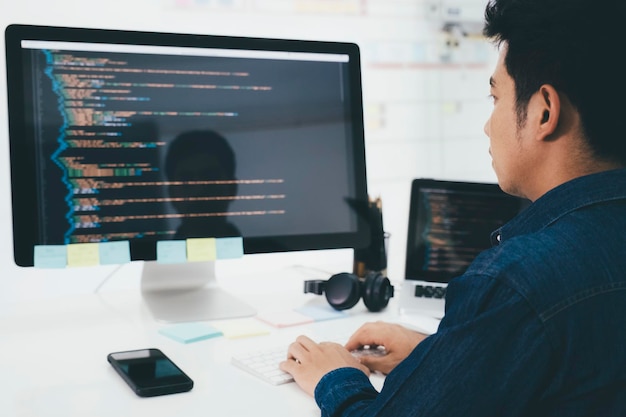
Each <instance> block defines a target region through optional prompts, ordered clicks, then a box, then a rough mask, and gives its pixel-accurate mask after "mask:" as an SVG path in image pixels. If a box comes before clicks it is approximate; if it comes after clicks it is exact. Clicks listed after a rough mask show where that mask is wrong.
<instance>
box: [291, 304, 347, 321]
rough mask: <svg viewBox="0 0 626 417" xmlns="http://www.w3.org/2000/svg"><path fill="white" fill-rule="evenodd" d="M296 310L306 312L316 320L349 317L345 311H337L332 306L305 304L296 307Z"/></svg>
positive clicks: (306, 314) (301, 312) (305, 313)
mask: <svg viewBox="0 0 626 417" xmlns="http://www.w3.org/2000/svg"><path fill="white" fill-rule="evenodd" d="M296 311H297V312H299V313H300V314H304V315H305V316H307V317H310V318H311V319H313V320H315V321H323V320H332V319H339V318H342V317H347V315H346V314H345V313H344V312H343V311H337V310H335V309H334V308H332V307H331V306H303V307H298V308H296Z"/></svg>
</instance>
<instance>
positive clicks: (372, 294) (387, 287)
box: [363, 272, 393, 312]
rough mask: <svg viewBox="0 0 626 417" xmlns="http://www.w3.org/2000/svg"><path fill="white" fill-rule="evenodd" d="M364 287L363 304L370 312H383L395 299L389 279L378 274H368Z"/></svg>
mask: <svg viewBox="0 0 626 417" xmlns="http://www.w3.org/2000/svg"><path fill="white" fill-rule="evenodd" d="M363 287H364V288H363V303H364V304H365V307H367V309H368V310H369V311H373V312H377V311H380V310H382V309H383V308H385V307H387V304H389V299H390V298H391V297H393V286H392V285H391V282H390V281H389V278H387V277H385V276H383V275H382V274H380V273H378V272H368V273H367V275H365V282H364V283H363Z"/></svg>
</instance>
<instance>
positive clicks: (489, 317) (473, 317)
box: [315, 276, 553, 417]
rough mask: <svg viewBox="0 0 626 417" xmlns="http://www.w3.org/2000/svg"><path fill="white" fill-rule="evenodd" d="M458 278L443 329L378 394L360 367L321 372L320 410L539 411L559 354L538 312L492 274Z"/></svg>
mask: <svg viewBox="0 0 626 417" xmlns="http://www.w3.org/2000/svg"><path fill="white" fill-rule="evenodd" d="M457 280H458V282H455V284H454V285H452V284H450V286H449V288H448V294H447V302H449V305H450V307H449V308H448V310H447V312H446V316H445V317H444V319H443V320H442V322H441V325H440V326H439V330H438V331H437V333H436V334H434V335H432V336H430V337H428V338H427V339H425V340H424V341H423V342H422V343H420V344H419V345H418V346H417V347H416V348H415V350H414V351H413V352H412V353H411V355H409V357H408V358H407V359H405V360H404V361H403V362H402V363H400V364H399V365H398V366H397V367H396V368H395V369H394V370H393V371H392V372H391V373H390V374H389V375H388V376H387V378H386V380H385V384H384V386H383V388H382V390H381V392H380V393H377V392H376V391H375V390H374V388H373V387H372V385H371V383H370V382H369V379H368V378H367V376H366V375H365V374H363V373H362V372H360V371H358V370H356V369H355V370H347V369H345V368H344V369H339V370H336V371H333V372H331V373H329V374H327V375H326V376H325V377H324V378H322V380H321V381H320V383H319V384H318V386H317V387H316V390H315V398H316V401H317V403H318V405H319V406H320V408H321V410H322V416H328V417H331V416H332V417H338V416H345V417H356V416H379V417H385V416H389V417H398V416H405V415H406V416H408V415H410V416H425V417H426V416H428V417H449V416H464V417H474V416H476V417H478V416H480V417H489V416H494V417H496V416H497V417H501V416H528V415H536V414H534V413H533V410H536V408H535V407H536V406H537V404H538V403H537V401H540V400H541V397H542V395H541V394H542V392H543V391H544V390H545V389H546V387H547V385H548V383H549V374H550V372H551V371H550V360H551V355H552V352H553V349H552V348H551V345H550V343H549V340H548V337H547V335H546V331H545V328H544V326H543V325H542V323H541V321H540V319H539V317H538V316H537V314H535V312H534V311H533V309H532V308H531V307H530V306H529V305H528V303H527V302H526V301H525V299H524V298H523V297H522V296H521V295H520V294H519V293H517V292H516V291H515V290H513V289H511V288H509V287H508V286H506V285H503V284H502V283H500V282H498V281H496V280H494V279H491V278H485V277H480V276H473V277H466V276H464V277H461V278H459V279H457ZM538 399H539V400H538Z"/></svg>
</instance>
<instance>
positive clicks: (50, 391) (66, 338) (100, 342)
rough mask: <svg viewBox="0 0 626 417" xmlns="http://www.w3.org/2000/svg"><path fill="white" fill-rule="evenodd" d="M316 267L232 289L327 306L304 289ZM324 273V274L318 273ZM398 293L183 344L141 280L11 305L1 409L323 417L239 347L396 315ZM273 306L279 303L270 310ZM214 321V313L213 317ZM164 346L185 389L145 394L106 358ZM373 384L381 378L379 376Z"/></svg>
mask: <svg viewBox="0 0 626 417" xmlns="http://www.w3.org/2000/svg"><path fill="white" fill-rule="evenodd" d="M312 278H315V277H311V274H310V271H308V273H304V272H302V271H298V270H297V269H286V270H283V271H282V272H280V273H278V274H273V275H272V276H271V277H268V276H264V277H258V276H252V275H251V276H247V277H239V278H238V279H237V280H235V279H232V278H229V279H228V281H227V282H228V286H226V289H228V290H231V292H232V290H233V289H235V290H237V295H238V296H240V297H241V298H242V299H244V300H246V301H248V302H249V303H251V304H252V305H253V306H255V307H256V308H257V309H258V310H259V312H263V311H276V309H281V310H283V311H286V310H288V309H290V308H293V307H297V306H301V305H304V304H311V303H312V304H320V305H325V303H326V300H325V298H324V297H320V296H315V295H311V294H303V292H302V288H303V284H302V283H303V281H304V280H305V279H312ZM318 278H322V277H321V276H320V277H318ZM397 298H398V297H395V298H394V299H392V302H391V303H390V305H389V306H388V308H387V309H386V310H385V311H384V312H382V313H370V312H368V311H367V310H366V308H365V307H364V305H363V302H362V301H361V302H359V304H357V306H355V307H354V308H353V309H351V310H349V312H348V315H349V317H347V318H341V319H335V320H328V321H321V322H316V323H312V324H306V325H297V326H292V327H287V328H282V329H277V328H274V327H271V326H267V328H268V329H269V331H270V334H269V335H263V336H255V337H248V338H240V339H229V338H226V337H218V338H214V339H208V340H204V341H199V342H194V343H190V344H183V343H180V342H177V341H174V340H172V339H169V338H167V337H165V336H163V335H161V334H160V333H158V329H159V328H160V327H162V326H164V325H165V324H162V323H158V322H156V321H155V320H154V319H153V317H152V316H151V314H150V312H149V311H148V309H147V307H146V306H145V305H144V304H143V301H142V299H141V294H140V291H139V290H138V289H136V290H135V289H129V290H114V291H105V292H101V293H98V294H84V295H83V294H81V295H76V296H69V297H64V298H56V299H51V300H45V301H29V302H23V303H19V304H16V305H14V306H8V307H7V306H4V307H3V310H2V313H1V314H0V355H1V356H0V415H2V416H7V417H8V416H29V417H30V416H35V417H44V416H63V417H71V416H80V417H85V416H90V417H97V416H115V417H119V416H151V417H157V416H167V417H171V416H173V415H181V416H186V417H193V416H202V417H206V416H219V417H224V416H238V417H240V416H253V415H254V416H285V417H293V416H318V415H319V410H318V408H317V406H316V404H315V402H314V400H313V399H312V398H310V397H309V396H307V395H306V394H304V393H303V392H302V391H301V390H300V389H299V388H298V387H297V385H296V384H293V383H290V384H285V385H281V386H273V385H270V384H267V383H265V382H263V381H261V380H260V379H257V378H256V377H254V376H251V375H249V374H247V373H245V372H244V371H242V370H240V369H238V368H236V367H235V366H233V365H232V364H231V363H230V358H231V356H232V354H233V353H236V352H241V351H250V350H252V349H256V348H259V347H264V346H276V345H279V344H285V345H287V344H289V343H290V342H292V341H293V340H294V339H295V337H296V336H297V335H299V334H307V335H310V336H311V337H313V338H314V339H316V340H322V339H325V338H328V336H329V335H345V336H347V335H349V334H351V333H352V332H353V331H354V330H355V329H356V328H357V327H358V326H359V325H360V324H362V323H364V322H367V321H374V320H393V319H394V318H396V314H395V312H396V310H397V309H396V308H395V302H396V300H397ZM272 309H273V310H272ZM209 323H210V322H209ZM148 347H157V348H160V349H161V350H163V351H164V352H165V354H167V355H168V356H169V357H170V358H171V359H173V360H174V361H175V362H176V363H177V364H178V365H179V366H180V367H181V368H182V369H183V370H184V371H185V372H186V373H188V374H189V376H190V377H191V378H192V379H193V380H194V388H193V390H192V391H190V392H188V393H183V394H175V395H166V396H161V397H153V398H140V397H137V396H135V394H134V393H133V392H132V391H131V390H130V388H129V387H128V386H127V385H126V384H125V382H124V381H123V380H122V379H121V378H120V377H119V376H118V375H117V374H116V373H115V371H114V370H113V369H112V368H111V366H110V365H109V364H108V362H107V360H106V355H107V354H108V353H110V352H115V351H122V350H130V349H142V348H148ZM372 378H373V382H374V384H375V385H377V386H380V385H381V384H382V382H383V379H382V377H381V376H376V375H375V376H373V377H372Z"/></svg>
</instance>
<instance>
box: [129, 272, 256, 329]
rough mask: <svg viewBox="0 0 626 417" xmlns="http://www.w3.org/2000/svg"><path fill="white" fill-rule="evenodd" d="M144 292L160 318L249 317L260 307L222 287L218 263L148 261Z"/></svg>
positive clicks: (179, 320) (144, 274) (182, 319)
mask: <svg viewBox="0 0 626 417" xmlns="http://www.w3.org/2000/svg"><path fill="white" fill-rule="evenodd" d="M141 292H142V295H143V299H144V301H145V303H146V304H147V306H148V308H149V310H150V312H151V313H152V315H153V316H154V318H155V319H156V320H158V321H163V322H167V323H180V322H192V321H205V320H218V319H230V318H239V317H249V316H253V315H255V314H256V310H255V309H254V308H252V307H251V306H249V305H248V304H246V303H244V302H243V301H241V300H239V299H237V298H236V297H234V296H233V295H231V294H229V293H228V292H226V291H224V290H222V289H221V288H219V287H218V284H217V279H216V276H215V262H187V263H180V264H162V263H158V262H156V261H146V262H144V265H143V271H142V275H141Z"/></svg>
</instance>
